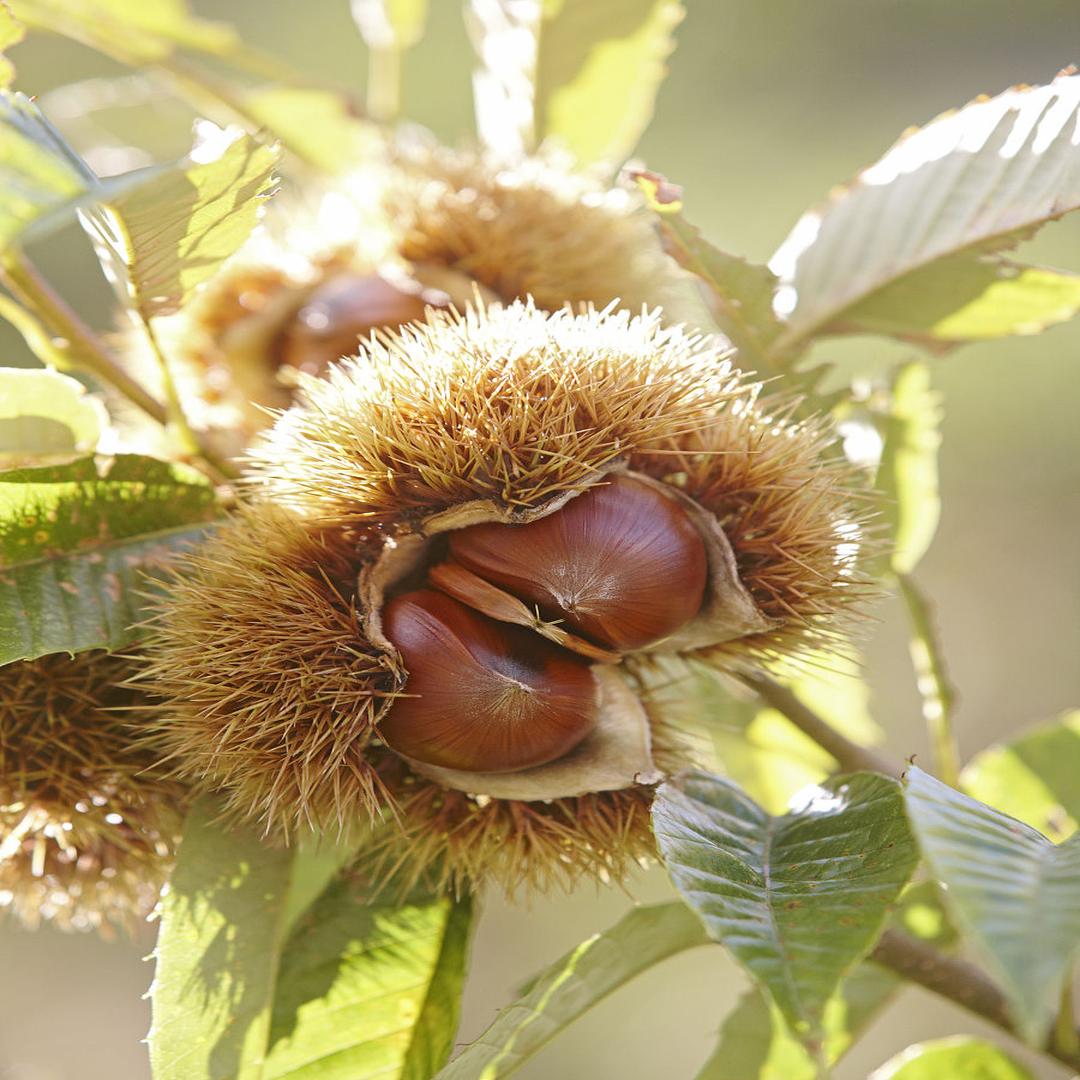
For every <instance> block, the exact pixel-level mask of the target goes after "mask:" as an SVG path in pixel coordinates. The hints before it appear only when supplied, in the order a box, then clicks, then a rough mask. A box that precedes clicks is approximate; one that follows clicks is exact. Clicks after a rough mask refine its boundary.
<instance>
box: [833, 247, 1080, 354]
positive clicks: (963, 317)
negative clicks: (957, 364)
mask: <svg viewBox="0 0 1080 1080" xmlns="http://www.w3.org/2000/svg"><path fill="white" fill-rule="evenodd" d="M1077 311H1080V275H1077V274H1069V273H1066V272H1064V271H1062V270H1050V269H1044V268H1042V267H1038V266H1023V265H1021V264H1020V263H1016V262H1012V261H1010V260H1008V259H999V258H979V257H977V256H974V255H958V256H956V257H955V258H951V259H940V260H938V261H937V262H934V263H931V264H930V265H929V266H927V267H926V268H925V269H921V270H915V271H913V272H912V273H910V274H906V275H905V276H904V277H902V278H900V279H899V280H898V281H895V282H893V283H892V284H891V285H887V286H885V287H884V288H883V289H879V290H878V291H877V292H875V293H872V294H871V295H870V296H868V297H867V298H866V299H865V300H863V301H862V302H861V303H858V304H856V305H855V306H854V307H851V308H849V309H848V310H847V311H846V312H845V313H844V317H843V324H842V329H844V330H846V331H850V332H852V333H870V334H887V335H890V336H892V337H898V338H903V339H904V340H906V341H912V342H914V343H915V344H919V345H925V346H928V347H930V348H932V349H939V348H948V347H949V346H951V345H956V344H959V343H960V342H964V341H981V340H985V339H988V338H999V337H1007V336H1009V335H1012V334H1038V333H1041V332H1042V331H1043V330H1045V329H1046V328H1047V327H1048V326H1053V325H1054V324H1055V323H1060V322H1065V321H1066V320H1067V319H1071V318H1072V317H1073V316H1074V315H1075V314H1076V313H1077Z"/></svg>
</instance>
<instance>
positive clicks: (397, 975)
mask: <svg viewBox="0 0 1080 1080" xmlns="http://www.w3.org/2000/svg"><path fill="white" fill-rule="evenodd" d="M351 855H352V848H348V847H340V848H338V847H334V846H333V845H331V844H328V843H327V842H325V841H324V846H323V847H322V848H321V849H320V848H315V847H310V846H305V845H303V844H301V845H298V846H297V845H294V846H293V847H291V848H282V847H275V846H271V845H268V844H266V843H264V842H263V841H262V840H261V839H260V838H259V836H258V835H257V833H256V831H255V830H254V829H251V828H244V829H241V828H237V829H226V828H225V827H224V826H223V825H222V823H221V821H220V820H219V819H218V817H217V811H216V806H215V804H214V803H212V802H211V801H210V800H208V799H202V800H199V801H198V802H197V803H196V805H195V807H194V808H193V810H192V812H191V814H190V815H189V818H188V822H187V824H186V826H185V830H184V838H183V842H182V844H181V847H180V853H179V856H178V858H177V864H176V869H175V871H174V873H173V878H172V881H171V883H170V885H169V888H168V890H167V892H166V894H165V897H164V899H163V902H162V918H161V930H160V933H159V937H158V945H157V949H156V951H155V958H156V961H157V969H156V973H155V977H154V988H153V995H152V996H153V1014H154V1023H153V1028H152V1030H151V1032H150V1038H149V1043H150V1057H151V1063H152V1066H153V1070H154V1077H155V1080H271V1078H273V1080H283V1078H285V1077H288V1078H289V1080H301V1078H303V1080H309V1078H315V1077H319V1078H320V1080H331V1078H338V1077H343V1078H348V1080H364V1078H366V1077H375V1076H378V1077H380V1078H385V1080H390V1078H398V1080H418V1078H419V1077H420V1076H423V1075H430V1071H428V1072H425V1071H424V1070H429V1069H430V1070H433V1069H435V1068H437V1067H438V1065H440V1064H441V1063H442V1061H444V1060H445V1058H446V1056H447V1054H448V1053H449V1049H450V1045H451V1043H452V1040H453V1033H454V1030H455V1028H456V1025H457V1004H456V999H457V997H458V996H459V993H460V988H461V980H462V977H463V972H464V954H465V948H466V941H467V934H468V925H469V905H468V903H467V902H465V903H455V902H454V901H452V900H450V899H448V898H445V897H442V898H433V897H429V896H422V895H419V894H417V895H412V896H410V897H408V898H407V899H406V900H404V901H403V902H402V903H391V902H390V900H383V901H381V902H376V903H371V902H370V897H367V896H365V895H363V894H362V893H361V892H359V891H358V889H357V888H355V887H354V886H353V885H351V884H350V883H349V882H348V880H347V878H346V879H339V880H335V879H336V878H337V871H338V870H339V869H340V867H341V866H342V865H344V864H345V863H346V862H347V861H348V860H349V859H350V858H351Z"/></svg>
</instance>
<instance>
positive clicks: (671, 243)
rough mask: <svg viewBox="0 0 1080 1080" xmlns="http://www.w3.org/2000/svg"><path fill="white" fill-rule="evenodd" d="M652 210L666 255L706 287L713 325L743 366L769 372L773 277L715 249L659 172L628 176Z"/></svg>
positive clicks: (776, 329)
mask: <svg viewBox="0 0 1080 1080" xmlns="http://www.w3.org/2000/svg"><path fill="white" fill-rule="evenodd" d="M633 176H634V179H635V180H636V181H637V183H638V186H639V187H640V188H641V189H642V191H643V192H644V193H645V196H646V198H647V199H648V203H649V206H650V207H651V208H652V210H653V211H654V212H655V213H656V214H657V224H658V226H659V229H660V236H661V238H662V240H663V243H664V248H665V250H666V251H667V253H668V254H669V255H670V256H671V257H672V258H673V259H675V261H676V262H677V263H678V264H679V265H680V266H682V267H684V268H685V269H686V270H689V271H690V273H692V274H696V275H697V277H699V278H700V279H701V281H702V282H703V283H704V285H705V286H706V288H707V289H708V291H709V295H710V299H711V301H712V302H711V305H710V307H711V310H712V313H713V317H714V318H715V320H716V323H717V326H718V327H719V329H720V330H721V331H722V332H723V334H724V335H725V336H726V337H727V338H728V340H729V341H730V342H731V343H732V345H734V346H735V348H737V349H738V350H739V362H740V364H741V366H742V367H744V368H746V369H750V370H754V371H757V372H758V373H759V374H762V375H767V374H770V369H771V366H772V361H771V360H770V359H769V358H768V355H767V354H768V349H769V346H770V344H771V343H772V342H773V341H774V340H775V338H776V336H777V335H778V334H779V333H780V330H781V329H782V324H781V323H780V320H779V319H777V317H776V314H775V313H774V311H773V298H774V295H775V292H776V284H777V281H776V275H775V274H773V272H772V271H771V270H770V269H769V268H768V267H767V266H757V265H755V264H754V263H751V262H747V261H746V260H745V259H742V258H739V257H738V256H737V255H729V254H728V253H727V252H725V251H721V250H720V249H719V248H717V247H714V246H713V245H712V244H710V243H709V242H708V240H706V239H705V238H704V237H703V236H702V235H701V233H700V231H699V230H698V229H697V228H696V227H695V226H693V225H691V224H690V223H689V222H688V221H687V220H686V218H684V217H683V214H682V200H681V189H679V188H678V187H677V186H676V185H673V184H671V183H670V182H669V181H667V180H666V179H665V178H664V177H662V176H660V175H659V174H658V173H652V172H643V171H639V172H636V173H634V174H633Z"/></svg>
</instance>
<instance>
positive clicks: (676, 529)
mask: <svg viewBox="0 0 1080 1080" xmlns="http://www.w3.org/2000/svg"><path fill="white" fill-rule="evenodd" d="M450 553H451V555H452V556H453V557H454V558H455V559H456V560H457V561H458V562H459V563H461V564H462V565H463V566H464V567H465V568H466V569H468V570H471V571H472V572H473V573H474V574H478V575H479V576H480V577H482V578H484V579H485V580H487V581H489V582H493V583H494V584H497V585H501V586H502V587H503V588H505V589H507V590H508V591H509V592H512V593H513V594H514V595H515V596H517V597H518V598H519V599H521V600H524V601H526V602H528V603H530V604H532V605H535V606H536V607H537V608H539V610H540V613H541V615H542V616H543V617H544V618H545V619H549V620H558V621H561V622H563V623H565V624H566V625H567V626H569V627H572V628H573V629H574V630H575V631H577V632H579V633H580V634H582V635H583V636H585V637H587V638H589V639H591V640H592V641H594V642H598V643H599V644H602V645H607V646H610V647H612V648H615V649H619V650H622V651H631V650H634V649H641V648H644V647H645V646H647V645H651V644H653V643H655V642H657V641H659V640H661V639H662V638H664V637H666V636H667V635H669V634H672V633H674V632H675V631H676V630H678V629H680V628H681V627H682V626H684V625H685V624H686V623H688V622H690V620H691V619H693V618H694V617H695V616H696V615H697V614H698V612H699V611H700V610H701V606H702V603H703V602H704V598H705V585H706V581H707V577H708V557H707V555H706V551H705V543H704V541H703V540H702V538H701V535H700V534H699V533H698V531H697V529H696V527H695V526H694V524H693V522H692V521H691V520H690V518H689V516H688V515H687V514H686V512H685V511H684V510H683V508H682V507H681V506H680V505H679V504H678V503H677V502H676V501H675V500H674V499H669V498H667V497H666V496H665V495H663V494H662V493H661V492H659V491H657V490H656V489H655V488H653V487H652V486H650V485H648V484H644V483H642V482H641V481H639V480H635V479H634V478H633V477H630V476H618V475H616V476H612V477H610V478H609V479H608V480H607V481H606V482H605V483H602V484H598V485H597V486H596V487H593V488H590V489H589V490H588V491H586V492H584V493H583V494H581V495H578V496H577V497H576V498H574V499H571V500H570V501H569V502H568V503H567V504H566V505H565V506H563V507H562V508H561V509H559V510H556V511H555V512H554V513H552V514H549V515H547V516H546V517H542V518H538V519H537V520H535V521H531V522H529V523H528V524H526V525H503V524H498V523H492V524H482V525H472V526H469V527H468V528H465V529H461V530H459V531H457V532H454V533H451V534H450Z"/></svg>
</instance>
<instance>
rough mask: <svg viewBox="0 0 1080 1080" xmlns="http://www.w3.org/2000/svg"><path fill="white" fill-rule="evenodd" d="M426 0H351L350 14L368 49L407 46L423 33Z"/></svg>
mask: <svg viewBox="0 0 1080 1080" xmlns="http://www.w3.org/2000/svg"><path fill="white" fill-rule="evenodd" d="M427 10H428V5H427V0H352V15H353V19H354V20H355V21H356V25H357V26H358V27H359V29H360V36H361V37H362V38H363V39H364V44H365V45H367V47H368V48H369V49H395V50H398V49H411V48H412V47H413V46H414V45H415V44H416V43H417V42H418V41H419V40H420V39H421V38H422V37H423V36H424V26H425V24H426V23H427Z"/></svg>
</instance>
